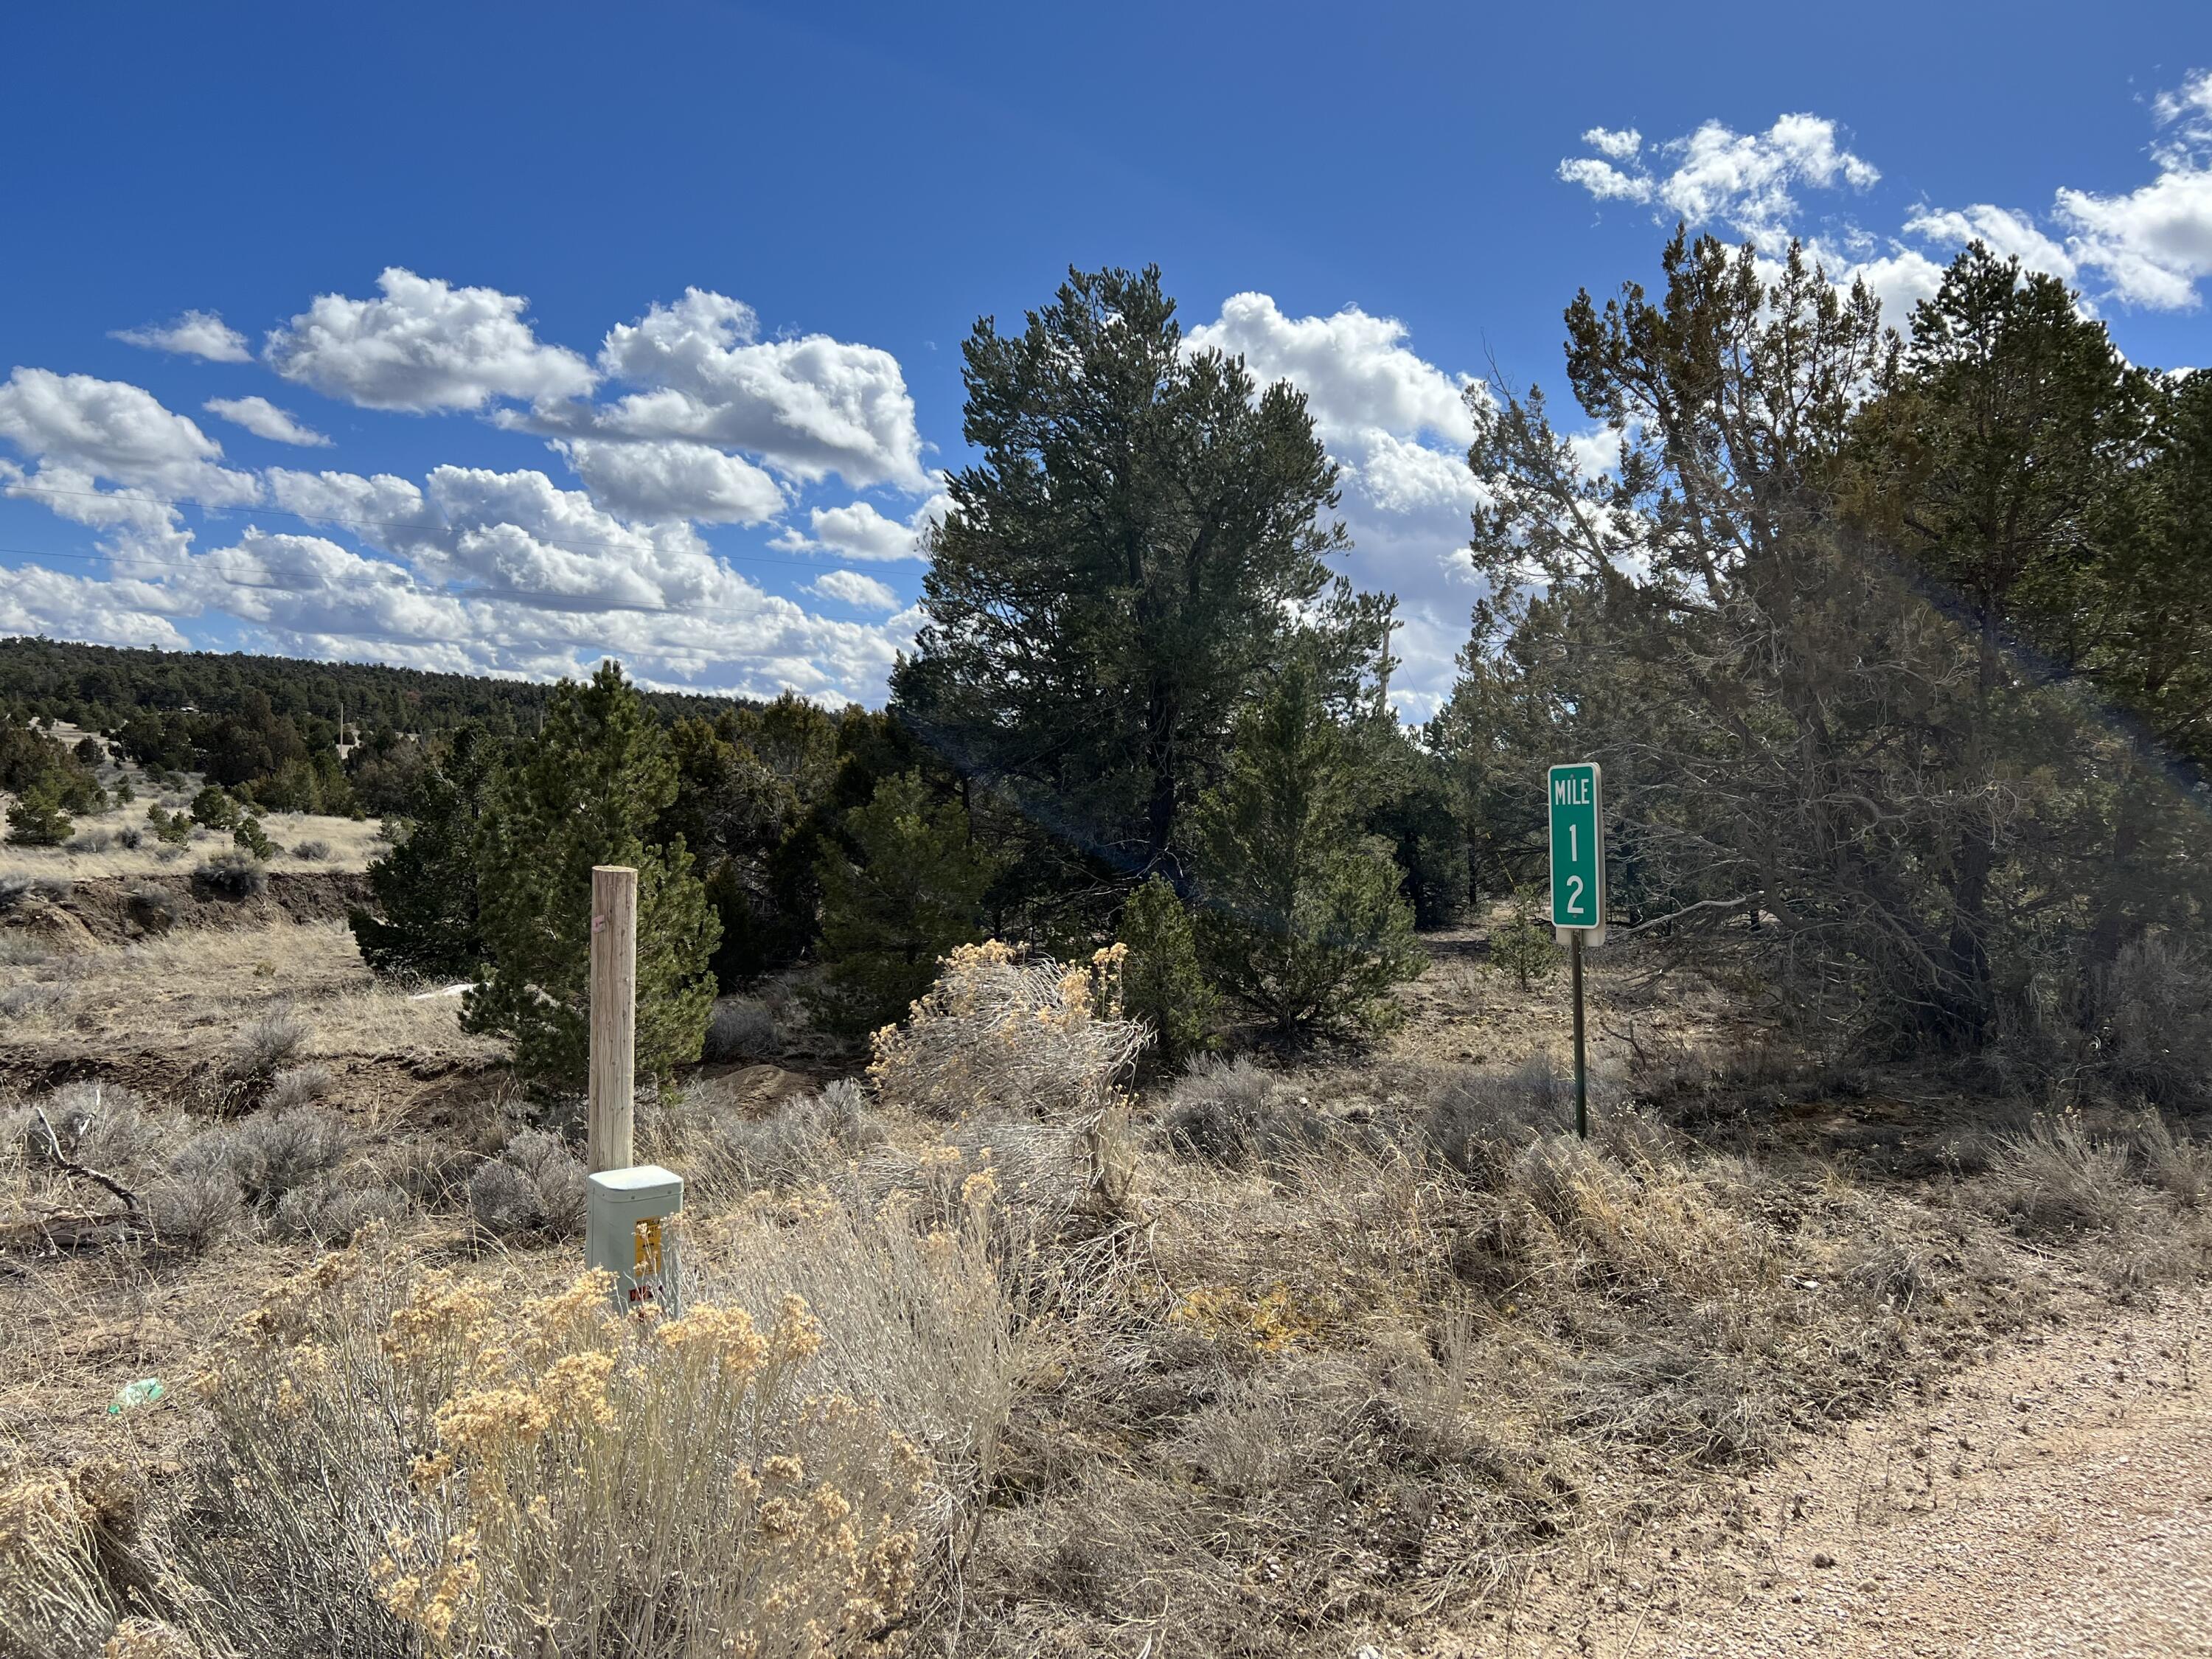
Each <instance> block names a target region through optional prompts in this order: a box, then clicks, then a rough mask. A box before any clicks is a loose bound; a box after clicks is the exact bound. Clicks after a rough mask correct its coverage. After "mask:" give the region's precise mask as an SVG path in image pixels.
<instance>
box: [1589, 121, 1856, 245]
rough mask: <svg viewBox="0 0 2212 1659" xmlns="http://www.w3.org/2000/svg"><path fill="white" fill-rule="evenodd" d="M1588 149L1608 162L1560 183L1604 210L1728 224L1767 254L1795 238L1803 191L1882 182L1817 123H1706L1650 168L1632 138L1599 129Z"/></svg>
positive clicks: (1595, 160) (1831, 129)
mask: <svg viewBox="0 0 2212 1659" xmlns="http://www.w3.org/2000/svg"><path fill="white" fill-rule="evenodd" d="M1583 143H1586V144H1588V145H1589V146H1590V147H1591V148H1592V149H1595V150H1597V151H1598V152H1600V154H1599V155H1597V156H1580V157H1570V158H1568V159H1567V160H1565V161H1561V162H1560V163H1559V177H1560V178H1561V179H1565V180H1566V181H1567V182H1568V183H1569V184H1572V185H1581V186H1582V188H1583V189H1584V190H1586V191H1589V193H1590V194H1591V195H1592V196H1594V197H1596V198H1597V199H1598V200H1599V201H1601V202H1602V201H1631V202H1647V203H1651V204H1656V206H1658V207H1659V208H1661V209H1662V210H1663V214H1664V216H1666V217H1668V218H1675V219H1680V220H1682V221H1684V222H1686V223H1688V224H1690V225H1692V226H1693V227H1694V226H1698V225H1703V224H1707V223H1717V224H1724V225H1727V226H1728V227H1729V228H1731V229H1733V230H1734V231H1735V232H1736V233H1737V234H1739V235H1741V236H1744V237H1746V238H1747V239H1748V240H1752V241H1755V242H1758V243H1759V244H1760V245H1761V246H1770V245H1771V244H1773V243H1775V242H1777V241H1778V240H1783V239H1786V237H1787V236H1788V234H1789V226H1790V222H1791V221H1792V220H1793V219H1794V218H1795V217H1796V213H1797V201H1796V196H1795V195H1793V194H1792V192H1793V191H1796V190H1798V189H1802V188H1805V187H1808V186H1809V187H1811V188H1814V189H1818V190H1830V189H1834V188H1836V187H1838V186H1839V185H1848V186H1849V187H1850V189H1852V190H1865V189H1868V188H1869V186H1871V185H1874V184H1875V182H1876V181H1877V180H1879V179H1881V173H1879V172H1878V171H1877V170H1876V169H1875V167H1874V166H1873V164H1872V163H1870V162H1869V161H1864V160H1863V159H1862V158H1860V157H1859V156H1857V155H1853V154H1852V153H1851V152H1850V150H1848V149H1844V148H1843V146H1842V145H1841V144H1840V143H1838V139H1837V134H1836V124H1835V123H1834V122H1833V121H1831V120H1828V119H1826V118H1824V117H1821V116H1818V115H1809V114H1796V115H1784V116H1783V117H1781V118H1779V119H1778V120H1777V121H1776V122H1775V123H1774V125H1772V126H1771V127H1769V128H1767V130H1766V131H1764V132H1738V131H1735V130H1734V129H1733V128H1731V127H1729V126H1728V125H1725V124H1724V123H1723V122H1719V121H1707V122H1705V124H1704V125H1701V126H1699V128H1698V129H1697V130H1696V131H1694V132H1692V133H1689V134H1688V135H1686V137H1680V138H1674V139H1669V140H1668V141H1667V142H1666V143H1662V144H1660V145H1658V146H1657V147H1656V149H1655V150H1654V151H1653V153H1652V155H1651V157H1650V160H1647V159H1646V158H1645V157H1644V153H1643V137H1642V135H1641V134H1639V133H1638V132H1637V131H1635V130H1634V129H1633V128H1628V129H1624V130H1621V131H1612V130H1608V129H1607V128H1605V127H1592V128H1591V129H1590V130H1589V131H1588V132H1585V133H1584V134H1583ZM1601 158H1602V159H1601ZM1652 161H1656V162H1657V163H1658V167H1659V170H1656V171H1655V170H1654V168H1653V167H1652V165H1651V162H1652Z"/></svg>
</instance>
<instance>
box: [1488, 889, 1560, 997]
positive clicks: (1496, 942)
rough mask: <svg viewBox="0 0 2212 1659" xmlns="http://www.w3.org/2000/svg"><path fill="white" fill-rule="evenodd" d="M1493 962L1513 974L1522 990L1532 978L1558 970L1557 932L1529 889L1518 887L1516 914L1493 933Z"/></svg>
mask: <svg viewBox="0 0 2212 1659" xmlns="http://www.w3.org/2000/svg"><path fill="white" fill-rule="evenodd" d="M1490 964H1491V966H1492V967H1493V968H1496V969H1498V970H1499V971H1500V972H1503V973H1508V974H1510V975H1513V977H1514V979H1515V980H1516V981H1518V982H1519V984H1520V987H1521V988H1522V990H1524V991H1525V990H1527V989H1528V982H1529V981H1531V980H1546V979H1549V978H1551V976H1552V975H1553V974H1554V973H1555V972H1557V971H1558V969H1559V939H1558V936H1557V934H1556V933H1554V932H1553V929H1552V928H1551V927H1549V926H1548V925H1547V923H1546V922H1545V921H1544V920H1543V918H1542V917H1541V915H1539V914H1538V912H1537V909H1536V903H1535V901H1534V898H1533V897H1531V896H1529V895H1528V893H1526V892H1524V891H1521V890H1516V891H1515V893H1514V895H1513V915H1512V916H1511V918H1510V920H1508V921H1506V922H1504V924H1503V925H1501V926H1500V927H1498V928H1496V929H1495V930H1493V931H1492V933H1491V935H1490Z"/></svg>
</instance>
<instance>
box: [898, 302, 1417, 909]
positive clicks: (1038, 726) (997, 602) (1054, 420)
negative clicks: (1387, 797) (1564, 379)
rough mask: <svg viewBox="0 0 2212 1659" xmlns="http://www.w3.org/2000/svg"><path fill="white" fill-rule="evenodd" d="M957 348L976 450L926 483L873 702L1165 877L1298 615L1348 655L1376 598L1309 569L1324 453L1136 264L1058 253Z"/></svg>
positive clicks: (1326, 514)
mask: <svg viewBox="0 0 2212 1659" xmlns="http://www.w3.org/2000/svg"><path fill="white" fill-rule="evenodd" d="M963 351H964V356H965V358H966V367H965V368H964V370H963V380H964V381H965V384H966V387H967V404H966V413H965V417H964V422H963V435H964V436H965V438H966V440H967V441H968V442H969V443H970V444H972V445H973V446H975V448H976V449H977V450H978V451H980V452H981V459H980V461H979V463H978V464H977V465H975V466H972V467H969V468H967V469H965V470H963V471H961V472H959V473H957V474H956V475H955V476H954V477H953V478H952V479H951V483H950V484H949V486H948V493H949V494H950V495H951V501H952V506H951V513H950V514H949V515H948V516H947V517H946V519H945V522H944V523H943V525H942V526H940V527H939V529H938V530H937V531H936V532H934V534H933V539H932V548H931V552H932V561H931V565H930V568H929V571H928V573H927V574H926V575H925V577H924V578H923V592H924V599H923V604H924V606H925V608H926V609H927V611H928V615H929V622H928V625H927V627H925V628H924V629H922V631H921V636H920V639H919V641H918V648H917V652H916V654H915V656H914V657H913V658H911V659H908V660H907V661H906V662H904V663H902V665H900V667H899V669H898V670H897V671H896V674H895V675H894V676H893V681H892V687H893V706H894V708H895V710H896V713H897V714H899V715H900V716H901V717H902V719H904V720H908V721H909V722H911V723H912V725H913V726H914V727H915V730H916V731H917V732H920V733H921V736H922V737H923V738H924V739H925V740H926V741H927V743H928V744H929V745H930V746H931V747H932V748H933V750H935V751H936V752H938V753H939V754H940V755H943V756H945V757H947V758H948V759H950V760H951V763H953V765H954V766H955V767H956V768H957V769H958V770H959V771H960V772H961V774H962V775H963V776H965V777H967V778H969V779H970V780H971V781H972V782H974V783H975V785H977V786H979V787H981V789H982V790H984V791H985V792H987V793H992V794H994V795H1000V796H1003V797H1005V798H1006V799H1009V800H1010V801H1011V802H1012V805H1015V806H1016V807H1017V808H1018V809H1020V810H1021V811H1023V812H1024V813H1026V814H1027V815H1028V816H1029V817H1030V818H1031V819H1032V820H1033V821H1035V822H1037V823H1044V824H1047V825H1048V826H1049V827H1050V829H1052V831H1053V832H1054V835H1055V836H1057V837H1058V838H1059V840H1060V842H1061V843H1062V844H1063V845H1064V846H1072V847H1073V849H1074V852H1075V854H1076V855H1077V857H1078V858H1079V860H1084V861H1085V862H1087V864H1088V865H1089V866H1090V875H1089V876H1088V877H1087V878H1085V879H1086V880H1087V881H1088V882H1089V884H1092V885H1096V884H1097V883H1096V875H1097V872H1098V871H1099V870H1100V869H1101V868H1102V867H1103V869H1105V870H1109V871H1135V872H1147V871H1151V870H1154V869H1165V870H1166V871H1167V872H1168V873H1169V874H1170V877H1172V878H1176V879H1177V880H1178V882H1180V880H1181V874H1180V872H1179V870H1178V869H1177V868H1176V860H1177V857H1178V854H1179V853H1180V850H1181V837H1180V824H1181V820H1182V817H1183V815H1184V814H1185V813H1186V812H1187V811H1188V808H1189V805H1190V804H1191V802H1192V801H1194V799H1196V797H1197V795H1198V793H1199V791H1200V789H1202V788H1203V787H1205V785H1206V783H1207V782H1209V781H1212V778H1213V777H1214V776H1215V775H1218V769H1219V766H1220V763H1221V761H1222V757H1223V756H1224V754H1225V750H1226V746H1227V741H1228V738H1229V732H1230V727H1231V722H1232V720H1233V718H1234V715H1235V713H1236V710H1237V708H1238V707H1239V706H1240V705H1241V704H1242V703H1243V702H1245V701H1246V700H1247V699H1248V698H1249V696H1251V695H1252V693H1253V691H1254V690H1255V687H1256V686H1257V685H1258V684H1260V682H1261V678H1263V676H1264V675H1265V674H1266V673H1267V671H1270V670H1272V669H1273V668H1274V667H1275V666H1276V665H1279V663H1280V662H1281V661H1282V660H1283V659H1284V658H1285V654H1286V653H1287V652H1288V650H1289V649H1290V648H1291V645H1292V642H1293V641H1296V640H1297V639H1299V638H1300V637H1301V636H1302V629H1316V628H1321V627H1323V626H1326V627H1328V629H1330V631H1331V635H1332V638H1333V639H1334V640H1336V641H1338V642H1339V643H1340V645H1343V646H1344V648H1345V649H1346V650H1352V649H1355V648H1356V650H1357V652H1358V653H1361V654H1363V655H1365V656H1371V653H1372V647H1373V641H1375V640H1376V637H1377V636H1378V634H1379V631H1380V617H1381V612H1380V611H1379V610H1378V609H1377V608H1376V607H1377V606H1378V605H1379V604H1380V602H1379V601H1376V600H1375V599H1371V598H1369V597H1367V596H1354V595H1352V592H1351V591H1350V589H1349V588H1348V587H1346V586H1344V585H1342V584H1341V583H1340V584H1339V585H1338V587H1337V590H1336V592H1334V595H1333V596H1332V595H1330V594H1329V593H1328V592H1327V591H1326V590H1328V587H1329V575H1328V568H1327V563H1326V561H1327V559H1328V557H1329V556H1330V555H1332V554H1334V553H1335V552H1336V551H1338V550H1340V549H1341V548H1342V547H1343V546H1344V545H1345V538H1344V532H1343V528H1342V526H1340V524H1338V523H1337V522H1336V520H1335V518H1334V509H1335V507H1336V504H1337V492H1336V476H1337V475H1336V468H1335V466H1334V464H1333V463H1332V462H1331V461H1330V460H1329V459H1328V453H1326V451H1325V450H1324V449H1323V448H1322V444H1321V442H1320V441H1319V440H1318V439H1317V438H1316V436H1315V434H1314V426H1313V419H1312V416H1310V414H1309V413H1308V411H1307V409H1306V403H1305V398H1304V395H1303V394H1302V393H1300V392H1297V390H1295V389H1294V388H1293V387H1291V386H1290V385H1289V384H1288V383H1287V382H1284V383H1279V384H1277V385H1274V386H1269V387H1267V388H1266V389H1265V390H1261V389H1260V388H1259V387H1257V386H1255V383H1254V381H1253V379H1252V376H1251V375H1250V374H1249V373H1248V372H1247V370H1246V369H1245V368H1244V365H1243V362H1242V360H1240V359H1236V358H1231V357H1228V356H1224V355H1223V354H1222V353H1220V352H1218V351H1212V350H1207V351H1190V350H1188V349H1185V343H1184V340H1183V337H1182V329H1181V327H1180V325H1178V324H1177V323H1176V319H1175V302H1174V301H1172V300H1171V299H1170V298H1169V297H1168V296H1167V295H1165V294H1164V292H1163V291H1162V289H1161V286H1160V277H1159V272H1158V270H1156V269H1147V270H1143V271H1135V272H1133V271H1127V270H1104V271H1097V272H1092V273H1082V272H1071V273H1070V275H1069V277H1068V280H1067V282H1066V283H1065V284H1064V285H1063V286H1062V287H1061V288H1060V291H1059V293H1058V295H1057V296H1056V297H1055V298H1054V301H1053V303H1052V304H1050V305H1049V306H1047V307H1044V308H1043V309H1042V310H1041V311H1037V312H1032V313H1030V315H1029V318H1028V319H1027V326H1026V327H1025V328H1024V330H1023V331H1021V332H1020V333H1019V334H1008V335H1002V334H1001V333H1000V332H999V331H998V328H997V325H996V324H995V323H994V321H992V320H990V319H986V320H984V321H982V322H981V323H979V324H977V325H976V327H975V332H974V334H973V335H972V336H971V337H969V341H968V343H967V344H966V346H965V347H964V348H963ZM1302 619H1303V620H1302ZM1347 642H1349V643H1347Z"/></svg>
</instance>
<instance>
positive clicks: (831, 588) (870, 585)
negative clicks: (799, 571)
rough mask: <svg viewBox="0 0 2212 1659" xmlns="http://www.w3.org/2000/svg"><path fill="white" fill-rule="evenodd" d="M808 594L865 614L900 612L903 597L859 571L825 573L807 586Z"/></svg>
mask: <svg viewBox="0 0 2212 1659" xmlns="http://www.w3.org/2000/svg"><path fill="white" fill-rule="evenodd" d="M806 591H807V592H810V593H812V594H815V595H817V597H819V598H821V599H835V600H836V601H837V602H838V603H839V604H841V605H853V606H854V607H856V608H857V609H860V610H862V611H896V610H897V609H898V608H899V597H898V595H897V594H896V593H895V592H892V591H891V590H890V588H889V587H888V586H884V584H883V583H882V582H879V581H878V580H876V579H875V578H874V577H873V576H864V575H862V574H860V572H859V571H857V570H825V571H824V572H823V573H822V574H820V575H819V576H817V577H816V578H815V579H814V580H812V581H811V582H809V583H808V584H807V585H806Z"/></svg>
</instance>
